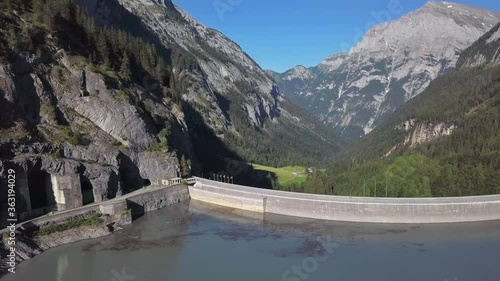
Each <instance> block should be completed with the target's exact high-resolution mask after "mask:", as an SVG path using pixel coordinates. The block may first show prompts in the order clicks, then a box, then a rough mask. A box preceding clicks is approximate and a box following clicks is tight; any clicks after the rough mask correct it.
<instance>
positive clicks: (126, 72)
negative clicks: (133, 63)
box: [120, 51, 132, 82]
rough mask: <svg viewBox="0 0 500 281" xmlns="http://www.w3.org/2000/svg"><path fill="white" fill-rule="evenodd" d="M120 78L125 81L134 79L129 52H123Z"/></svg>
mask: <svg viewBox="0 0 500 281" xmlns="http://www.w3.org/2000/svg"><path fill="white" fill-rule="evenodd" d="M120 77H121V78H122V79H123V80H125V81H127V82H128V81H130V79H131V78H132V71H130V59H129V57H128V54H127V52H125V51H124V52H123V56H122V64H121V67H120Z"/></svg>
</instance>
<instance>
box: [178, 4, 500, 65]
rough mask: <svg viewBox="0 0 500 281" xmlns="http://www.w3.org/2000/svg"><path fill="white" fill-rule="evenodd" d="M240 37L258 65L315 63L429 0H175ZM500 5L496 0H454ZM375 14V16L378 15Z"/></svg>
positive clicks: (212, 24) (495, 7) (238, 40)
mask: <svg viewBox="0 0 500 281" xmlns="http://www.w3.org/2000/svg"><path fill="white" fill-rule="evenodd" d="M173 2H174V4H176V5H177V6H179V7H181V8H183V9H184V10H186V11H187V12H188V13H190V14H191V15H192V16H194V17H195V18H196V19H197V20H198V21H200V22H201V23H202V24H204V25H206V26H208V27H211V28H214V29H217V30H219V31H221V32H223V33H224V34H226V35H227V36H228V37H229V38H231V39H232V40H234V41H235V42H236V43H238V44H239V45H240V46H241V47H242V48H243V50H244V51H245V52H247V53H248V54H249V55H250V56H251V57H252V58H253V59H254V60H255V61H256V62H257V63H258V64H259V65H260V66H261V67H262V68H264V69H272V70H275V71H278V72H284V71H286V70H288V69H290V68H292V67H293V66H295V65H299V64H301V65H304V66H314V65H317V64H318V63H319V62H321V61H322V60H323V59H325V58H326V57H328V56H329V55H332V54H335V53H338V52H341V51H342V50H346V48H347V49H348V47H351V46H353V45H354V44H356V43H357V42H358V41H359V39H360V38H361V33H364V32H366V30H367V26H368V27H369V26H370V25H373V24H374V23H381V22H384V21H387V20H388V19H390V20H394V19H397V18H399V17H401V16H402V15H404V14H406V13H408V12H410V11H413V10H415V9H417V8H419V7H421V6H423V5H424V4H425V3H426V2H427V0H344V1H336V0H201V1H200V0H173ZM452 2H457V3H462V4H467V5H472V6H477V7H482V8H487V9H491V10H493V11H497V12H499V11H500V1H498V0H457V1H452ZM377 15H379V16H377Z"/></svg>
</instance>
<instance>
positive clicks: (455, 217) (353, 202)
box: [189, 178, 500, 223]
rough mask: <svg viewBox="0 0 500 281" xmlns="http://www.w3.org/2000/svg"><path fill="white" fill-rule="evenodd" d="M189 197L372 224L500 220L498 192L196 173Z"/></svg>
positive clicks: (258, 209) (246, 207) (263, 210)
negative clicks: (307, 187)
mask: <svg viewBox="0 0 500 281" xmlns="http://www.w3.org/2000/svg"><path fill="white" fill-rule="evenodd" d="M197 180H198V181H197V183H196V184H195V185H194V186H190V187H189V193H190V195H191V199H194V200H199V201H203V202H207V203H212V204H217V205H222V206H226V207H231V208H236V209H243V210H248V211H253V212H260V213H264V214H265V213H272V214H279V215H287V216H295V217H303V218H312V219H323V220H335V221H349V222H369V223H454V222H472V221H488V220H500V195H491V196H477V197H457V198H418V199H407V198H361V197H341V196H328V195H315V194H303V193H292V192H285V191H276V190H266V189H258V188H252V187H247V186H240V185H234V184H227V183H221V182H215V181H210V180H205V179H200V178H197Z"/></svg>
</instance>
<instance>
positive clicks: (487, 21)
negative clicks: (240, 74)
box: [267, 1, 500, 139]
mask: <svg viewBox="0 0 500 281" xmlns="http://www.w3.org/2000/svg"><path fill="white" fill-rule="evenodd" d="M499 21H500V14H499V13H497V12H493V11H488V10H485V9H481V8H475V7H470V6H465V5H460V4H455V3H449V2H433V1H432V2H428V3H427V4H426V5H425V6H423V7H422V8H420V9H418V10H416V11H414V12H411V13H409V14H407V15H405V16H403V17H402V18H400V19H399V20H396V21H392V22H388V23H383V24H380V25H377V26H375V27H373V28H371V29H370V30H369V31H368V32H367V33H366V35H365V36H364V37H363V39H362V40H361V41H360V42H359V43H358V44H357V45H356V46H354V47H353V48H352V49H351V50H350V51H349V52H348V53H340V54H335V55H332V56H330V57H329V58H327V59H326V60H324V61H323V62H322V63H321V64H319V65H318V66H315V67H310V68H306V67H303V66H296V67H294V68H293V69H290V70H288V71H286V72H284V73H281V74H280V73H276V72H273V71H268V72H267V73H268V75H270V76H272V77H273V78H274V79H275V80H276V82H277V83H278V87H279V88H280V89H281V91H282V92H283V93H284V94H285V96H287V97H289V98H290V99H291V100H292V101H293V102H295V103H297V104H298V105H299V106H301V107H303V108H305V109H307V110H309V111H310V112H312V113H314V114H316V115H317V116H318V117H319V118H320V120H321V121H323V122H324V123H325V124H328V125H329V126H333V127H334V128H335V130H336V132H338V133H339V134H340V135H341V136H343V137H345V138H347V139H357V138H359V137H360V136H363V135H365V134H367V133H369V132H370V131H372V130H373V129H374V128H375V127H376V126H377V125H379V124H380V122H381V121H383V120H384V119H385V118H387V116H389V115H390V114H391V113H392V112H394V111H395V110H396V109H397V108H399V107H400V106H401V105H403V104H405V103H406V102H407V101H409V100H410V99H412V98H413V97H415V96H417V95H418V94H420V93H421V92H422V91H423V90H425V88H426V87H427V86H428V85H429V83H430V82H431V81H432V80H434V79H435V78H437V77H439V76H441V75H443V74H445V73H446V72H448V71H449V70H450V69H452V68H453V67H455V64H456V62H457V60H458V58H459V55H460V53H461V52H462V51H463V50H464V49H466V48H467V47H469V46H470V45H471V44H472V43H473V42H474V41H476V40H477V39H478V38H479V37H480V36H482V35H483V34H484V33H486V32H487V31H488V30H490V29H491V28H492V27H493V26H495V25H496V24H497V23H498V22H499Z"/></svg>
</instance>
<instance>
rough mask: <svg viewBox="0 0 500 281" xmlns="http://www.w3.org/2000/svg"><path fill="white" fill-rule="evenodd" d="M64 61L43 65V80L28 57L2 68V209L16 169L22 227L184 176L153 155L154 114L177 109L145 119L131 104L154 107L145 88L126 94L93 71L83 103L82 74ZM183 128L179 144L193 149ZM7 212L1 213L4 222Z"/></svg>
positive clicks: (171, 160) (160, 105) (174, 164)
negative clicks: (32, 220)
mask: <svg viewBox="0 0 500 281" xmlns="http://www.w3.org/2000/svg"><path fill="white" fill-rule="evenodd" d="M59 54H60V56H59V57H60V59H59V61H57V62H53V64H51V65H47V64H43V69H44V72H45V73H44V74H42V73H40V72H39V71H37V70H36V66H37V65H38V64H39V63H40V62H38V61H36V60H34V59H32V58H31V57H30V56H29V55H25V54H19V55H18V57H17V59H15V60H14V62H13V63H11V64H5V65H0V75H1V77H2V79H0V80H1V81H0V109H2V110H1V111H0V115H2V119H1V121H0V122H1V123H0V129H1V141H0V170H2V173H1V174H0V181H1V182H2V185H1V188H0V191H1V194H2V195H0V202H2V204H3V203H4V202H6V200H7V199H6V196H5V195H6V194H7V190H6V189H7V184H5V183H6V182H7V173H6V171H7V170H8V169H13V170H14V171H15V172H16V188H17V193H18V195H19V200H18V202H17V203H18V204H17V206H16V207H17V208H18V212H19V217H18V218H19V219H20V220H26V219H29V218H32V217H37V216H40V215H43V214H45V213H48V212H50V211H63V210H69V209H73V208H77V207H80V206H82V205H85V204H89V203H92V202H102V201H106V200H109V199H112V198H115V197H116V196H120V195H123V194H125V193H128V192H131V191H134V190H137V189H140V188H142V187H144V186H146V185H151V184H158V183H160V182H161V179H163V178H170V177H174V176H177V175H178V161H177V158H176V157H173V156H172V154H171V153H167V152H166V151H157V152H155V153H148V152H146V150H147V149H149V148H150V147H151V146H153V145H155V144H157V143H159V142H160V139H159V137H158V135H157V132H156V131H155V128H154V121H153V120H152V114H153V113H154V111H158V112H162V113H165V112H170V111H169V110H168V109H169V108H170V105H169V104H168V103H167V102H163V101H161V102H157V104H155V106H152V107H151V111H153V112H151V113H146V112H145V111H144V109H143V108H142V107H140V106H138V105H137V104H135V103H133V102H130V99H135V100H148V102H153V101H155V100H154V99H153V97H152V95H151V93H149V92H148V91H147V90H145V89H142V88H139V87H138V86H137V87H130V88H126V89H124V90H121V91H119V90H117V89H116V88H114V87H113V86H110V85H107V84H106V82H105V81H104V79H103V78H102V77H101V76H100V75H98V74H96V73H93V72H92V71H91V70H90V69H83V70H85V73H86V74H85V90H86V91H87V92H88V95H87V96H82V95H81V91H80V89H79V88H80V86H81V85H80V84H81V83H79V81H80V80H81V73H82V69H81V68H79V67H77V66H75V65H74V64H72V63H70V62H69V59H68V56H67V55H66V54H65V53H64V52H63V51H59ZM47 73H48V74H47ZM57 73H63V74H64V75H62V77H61V75H58V74H57ZM166 114H169V113H166ZM169 116H170V117H169V118H171V120H173V121H172V122H173V123H175V122H177V121H176V120H178V119H176V117H175V116H173V115H169ZM167 117H168V116H167ZM179 128H181V129H178V131H179V130H180V132H178V134H179V136H178V138H179V139H180V141H184V142H186V139H185V135H183V133H182V130H183V129H182V128H183V125H182V124H180V125H179ZM187 142H189V140H188V141H187ZM185 149H189V146H188V147H187V148H185ZM6 211H7V210H6V209H3V210H2V211H0V217H1V218H2V221H4V222H6V216H7V213H6ZM3 224H4V223H2V226H4V225H3Z"/></svg>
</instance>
